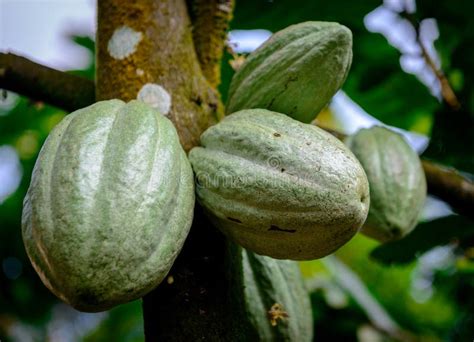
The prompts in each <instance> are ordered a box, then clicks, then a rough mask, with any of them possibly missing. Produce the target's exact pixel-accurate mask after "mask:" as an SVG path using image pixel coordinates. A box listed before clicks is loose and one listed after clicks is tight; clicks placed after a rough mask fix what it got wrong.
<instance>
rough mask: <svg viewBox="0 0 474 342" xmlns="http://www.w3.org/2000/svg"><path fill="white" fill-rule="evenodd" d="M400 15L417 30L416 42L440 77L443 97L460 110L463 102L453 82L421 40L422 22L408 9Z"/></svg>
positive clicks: (430, 66) (437, 76)
mask: <svg viewBox="0 0 474 342" xmlns="http://www.w3.org/2000/svg"><path fill="white" fill-rule="evenodd" d="M400 15H401V16H402V17H403V18H405V19H407V20H408V22H409V23H410V24H411V25H412V26H413V28H414V30H415V32H416V42H417V43H418V45H419V47H420V49H421V55H422V56H423V58H424V60H425V62H426V64H427V65H428V67H429V68H430V69H431V70H432V71H433V73H434V74H435V76H436V78H437V79H438V81H439V83H440V86H441V96H442V97H443V99H444V101H445V102H446V103H447V104H448V105H449V106H450V107H451V108H452V109H454V110H459V109H460V108H461V103H460V102H459V100H458V98H457V96H456V94H455V93H454V90H453V88H452V87H451V84H450V83H449V81H448V79H447V78H446V76H445V74H444V72H443V70H442V69H440V68H438V67H437V66H436V63H435V62H434V60H433V58H431V56H430V54H429V53H428V50H427V49H426V47H425V44H423V41H422V40H421V32H420V24H419V22H418V21H417V20H416V18H415V17H414V16H413V14H411V13H409V12H408V11H403V12H401V13H400Z"/></svg>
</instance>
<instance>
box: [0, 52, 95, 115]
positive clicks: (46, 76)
mask: <svg viewBox="0 0 474 342" xmlns="http://www.w3.org/2000/svg"><path fill="white" fill-rule="evenodd" d="M0 88H2V89H8V90H11V91H14V92H16V93H19V94H22V95H25V96H28V97H29V98H31V99H33V100H38V101H44V102H47V103H49V104H51V105H53V106H56V107H59V108H63V109H65V110H68V111H69V110H70V111H72V110H76V109H78V108H82V107H86V106H88V105H89V104H91V103H93V102H94V99H95V95H94V82H92V81H89V80H87V79H85V78H82V77H79V76H75V75H72V74H68V73H65V72H62V71H58V70H55V69H51V68H48V67H46V66H43V65H40V64H37V63H35V62H32V61H30V60H28V59H26V58H24V57H21V56H17V55H14V54H11V53H0Z"/></svg>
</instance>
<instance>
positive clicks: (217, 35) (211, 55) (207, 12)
mask: <svg viewBox="0 0 474 342" xmlns="http://www.w3.org/2000/svg"><path fill="white" fill-rule="evenodd" d="M234 5H235V1H234V0H195V1H193V4H192V5H191V6H192V8H191V15H192V18H193V39H194V45H195V46H196V53H197V56H198V59H199V63H200V64H201V68H202V72H203V73H204V76H206V78H207V80H208V81H209V83H210V84H211V85H212V86H213V87H214V88H217V86H218V85H219V83H220V82H221V59H222V55H223V53H224V47H225V44H226V41H227V30H228V29H229V24H230V21H231V19H232V12H233V9H234Z"/></svg>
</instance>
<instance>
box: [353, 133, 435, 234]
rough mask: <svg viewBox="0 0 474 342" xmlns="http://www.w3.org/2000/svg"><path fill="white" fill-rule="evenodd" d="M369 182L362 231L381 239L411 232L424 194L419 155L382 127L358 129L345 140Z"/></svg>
mask: <svg viewBox="0 0 474 342" xmlns="http://www.w3.org/2000/svg"><path fill="white" fill-rule="evenodd" d="M347 145H348V146H349V147H350V149H351V150H352V152H353V153H354V154H355V156H356V157H357V158H358V159H359V161H360V163H361V164H362V166H363V167H364V170H365V173H366V174H367V178H368V180H369V185H370V209H369V215H368V217H367V221H366V222H365V224H364V227H363V229H362V233H364V234H365V235H368V236H370V237H372V238H374V239H377V240H379V241H382V242H385V241H390V240H396V239H400V238H401V237H403V236H405V235H406V234H408V233H409V232H411V231H412V230H413V229H414V228H415V226H416V224H417V222H418V218H419V215H420V212H421V210H422V208H423V205H424V203H425V198H426V179H425V174H424V172H423V168H422V166H421V162H420V158H419V157H418V155H417V154H416V152H415V151H413V149H412V148H411V147H410V146H409V145H408V144H407V142H406V141H405V139H404V138H403V137H402V136H401V135H400V134H398V133H395V132H393V131H391V130H389V129H387V128H384V127H377V126H376V127H372V128H369V129H361V130H360V131H358V132H357V133H356V134H355V135H353V136H351V137H350V138H349V139H348V140H347Z"/></svg>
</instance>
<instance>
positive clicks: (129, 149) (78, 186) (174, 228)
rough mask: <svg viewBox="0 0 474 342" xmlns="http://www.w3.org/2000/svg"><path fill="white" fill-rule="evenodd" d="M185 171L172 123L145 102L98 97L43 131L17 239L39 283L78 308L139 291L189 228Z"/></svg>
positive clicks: (189, 179)
mask: <svg viewBox="0 0 474 342" xmlns="http://www.w3.org/2000/svg"><path fill="white" fill-rule="evenodd" d="M193 207H194V184H193V175H192V170H191V167H190V165H189V162H188V160H187V158H186V155H185V153H184V151H183V149H182V148H181V145H180V143H179V139H178V135H177V133H176V130H175V128H174V126H173V124H172V123H171V122H170V121H169V120H168V119H166V118H165V117H163V116H162V115H161V114H159V113H158V112H157V111H155V110H154V109H152V108H151V107H149V106H148V105H146V104H144V103H141V102H138V101H131V102H129V103H127V104H126V103H124V102H122V101H120V100H110V101H102V102H98V103H96V104H94V105H91V106H89V107H87V108H84V109H81V110H78V111H76V112H74V113H72V114H70V115H68V116H66V117H65V118H64V119H63V120H62V121H61V122H60V123H59V124H58V125H57V126H56V127H55V128H54V129H53V130H52V132H51V134H50V135H49V137H48V138H47V140H46V142H45V144H44V146H43V148H42V149H41V152H40V155H39V157H38V159H37V161H36V165H35V167H34V171H33V175H32V180H31V184H30V187H29V189H28V193H27V195H26V198H25V201H24V207H23V218H22V228H23V229H22V230H23V241H24V244H25V247H26V251H27V253H28V255H29V257H30V260H31V262H32V264H33V266H34V268H35V270H36V271H37V273H38V274H39V276H40V278H41V280H42V281H43V283H44V284H45V285H46V286H47V287H48V288H49V289H50V290H51V291H52V292H53V293H54V294H55V295H57V296H58V297H59V298H61V299H62V300H63V301H65V302H67V303H69V304H71V305H72V306H74V307H75V308H77V309H79V310H82V311H101V310H106V309H108V308H110V307H112V306H114V305H117V304H120V303H124V302H127V301H130V300H133V299H136V298H139V297H141V296H143V295H144V294H146V293H147V292H149V291H150V290H152V289H153V288H154V287H156V286H157V285H158V284H159V283H160V281H161V280H162V279H163V278H164V277H165V275H166V274H167V273H168V271H169V269H170V267H171V266H172V264H173V262H174V260H175V258H176V256H177V255H178V253H179V251H180V249H181V247H182V245H183V243H184V240H185V238H186V236H187V234H188V231H189V228H190V225H191V221H192V216H193Z"/></svg>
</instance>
